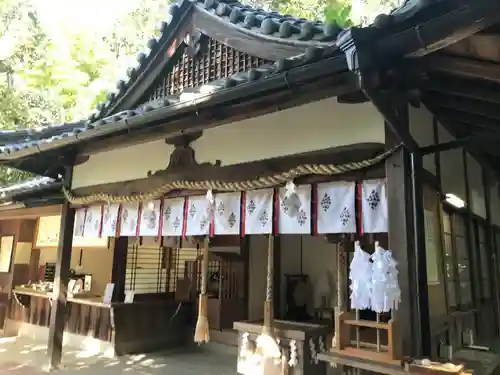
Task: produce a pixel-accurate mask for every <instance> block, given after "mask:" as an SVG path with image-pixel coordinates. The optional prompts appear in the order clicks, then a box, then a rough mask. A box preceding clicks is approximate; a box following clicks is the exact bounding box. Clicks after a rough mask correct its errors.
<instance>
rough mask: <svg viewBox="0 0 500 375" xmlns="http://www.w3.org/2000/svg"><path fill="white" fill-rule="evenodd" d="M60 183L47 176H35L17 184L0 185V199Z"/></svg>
mask: <svg viewBox="0 0 500 375" xmlns="http://www.w3.org/2000/svg"><path fill="white" fill-rule="evenodd" d="M58 184H60V182H59V181H57V180H54V179H52V178H48V177H36V178H33V179H30V180H27V181H23V182H20V183H17V184H13V185H9V186H5V187H0V201H6V200H10V198H12V197H13V196H16V195H18V194H23V193H28V192H32V191H39V190H42V189H45V188H50V187H53V186H57V185H58Z"/></svg>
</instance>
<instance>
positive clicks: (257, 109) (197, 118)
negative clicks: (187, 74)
mask: <svg viewBox="0 0 500 375" xmlns="http://www.w3.org/2000/svg"><path fill="white" fill-rule="evenodd" d="M357 88H358V82H357V79H356V77H355V75H354V74H352V73H351V72H347V73H343V74H338V75H332V76H330V77H326V78H324V79H322V80H321V81H319V82H318V81H308V82H307V83H306V82H304V84H302V85H300V87H298V88H296V89H291V90H286V91H279V92H275V93H272V94H269V95H266V96H264V97H263V96H262V95H258V96H255V97H253V98H248V99H247V100H245V101H239V102H237V103H232V104H231V105H224V106H223V107H218V108H215V109H212V108H210V109H208V108H207V109H200V110H199V111H194V110H193V113H192V114H191V115H190V116H188V117H180V118H178V119H175V118H174V119H166V120H163V121H159V122H157V123H154V124H150V125H153V126H141V127H138V128H134V129H133V130H127V131H125V132H123V134H115V135H113V137H112V138H106V139H92V140H91V141H89V142H85V143H84V144H83V145H82V146H81V155H91V154H95V153H99V152H105V151H109V150H115V149H117V148H121V147H127V146H131V145H136V144H141V143H146V142H151V141H154V140H158V139H162V138H165V137H170V136H172V137H175V136H178V135H180V134H182V133H184V132H186V131H198V130H204V129H209V128H214V127H218V126H222V125H225V124H230V123H234V122H237V121H243V120H248V119H251V118H254V117H258V116H263V115H266V114H270V113H274V112H277V111H282V110H285V109H288V108H293V107H296V106H299V105H304V104H308V103H312V102H315V101H319V100H323V99H326V98H330V97H335V96H337V95H341V94H345V93H348V92H352V91H355V90H356V89H357ZM215 113H216V114H217V115H214V114H215Z"/></svg>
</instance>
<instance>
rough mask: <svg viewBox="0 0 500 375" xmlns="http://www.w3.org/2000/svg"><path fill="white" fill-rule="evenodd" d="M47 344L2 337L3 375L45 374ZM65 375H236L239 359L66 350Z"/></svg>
mask: <svg viewBox="0 0 500 375" xmlns="http://www.w3.org/2000/svg"><path fill="white" fill-rule="evenodd" d="M46 350H47V345H46V344H44V343H40V342H35V341H33V340H31V339H28V338H21V337H14V338H0V375H7V374H12V375H41V374H43V373H44V372H45V371H44V368H45V365H46V363H47V359H46V358H47V357H46ZM57 373H58V374H59V373H60V374H61V375H95V374H98V375H118V374H126V373H131V374H132V373H133V374H140V375H157V374H158V375H159V374H162V375H195V374H196V375H236V356H234V355H230V354H229V353H224V352H221V351H219V350H217V351H216V352H215V351H212V350H210V351H207V350H200V349H196V348H194V349H190V350H187V349H185V350H182V351H181V350H179V351H171V352H164V353H152V354H140V355H128V356H123V357H119V358H111V357H109V356H106V355H103V354H97V353H92V352H82V351H81V350H78V349H69V348H67V349H65V352H64V355H63V366H62V368H61V369H60V370H58V371H57Z"/></svg>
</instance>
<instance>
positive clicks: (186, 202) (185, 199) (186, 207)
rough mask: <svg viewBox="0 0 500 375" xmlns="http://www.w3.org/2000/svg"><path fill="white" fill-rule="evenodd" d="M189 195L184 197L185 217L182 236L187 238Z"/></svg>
mask: <svg viewBox="0 0 500 375" xmlns="http://www.w3.org/2000/svg"><path fill="white" fill-rule="evenodd" d="M188 207H189V197H186V198H184V217H183V218H182V237H184V238H186V229H187V217H188Z"/></svg>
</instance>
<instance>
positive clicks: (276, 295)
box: [273, 236, 283, 319]
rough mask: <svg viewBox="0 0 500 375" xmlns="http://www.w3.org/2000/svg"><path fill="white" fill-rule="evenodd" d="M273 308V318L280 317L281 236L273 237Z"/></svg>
mask: <svg viewBox="0 0 500 375" xmlns="http://www.w3.org/2000/svg"><path fill="white" fill-rule="evenodd" d="M273 260H274V264H273V268H274V272H273V286H274V287H273V308H274V312H273V313H274V315H273V316H274V318H275V319H281V318H283V316H282V311H281V237H280V236H275V237H274V258H273Z"/></svg>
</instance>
